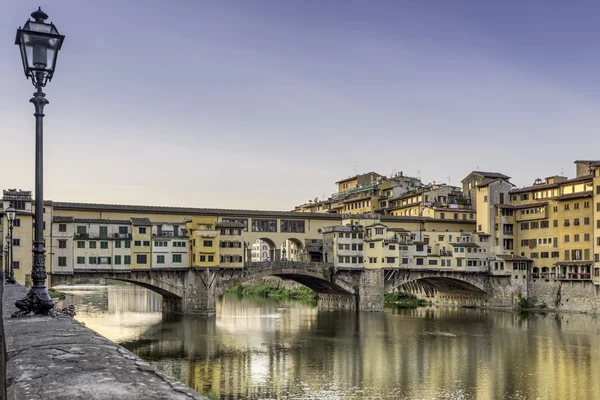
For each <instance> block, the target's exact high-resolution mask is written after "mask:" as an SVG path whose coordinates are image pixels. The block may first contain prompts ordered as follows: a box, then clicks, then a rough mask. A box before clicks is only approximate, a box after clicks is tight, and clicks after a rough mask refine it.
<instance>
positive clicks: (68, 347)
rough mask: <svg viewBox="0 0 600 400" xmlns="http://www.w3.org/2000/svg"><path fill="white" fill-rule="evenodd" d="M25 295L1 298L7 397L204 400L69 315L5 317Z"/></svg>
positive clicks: (20, 290)
mask: <svg viewBox="0 0 600 400" xmlns="http://www.w3.org/2000/svg"><path fill="white" fill-rule="evenodd" d="M26 294H27V291H26V290H25V288H24V287H22V286H20V285H16V284H15V285H6V286H5V287H4V295H3V297H2V311H3V319H4V332H3V334H4V338H5V341H6V353H7V365H6V385H7V398H8V399H14V400H25V399H27V400H37V399H39V400H42V399H69V400H70V399H84V400H95V399H120V400H122V399H136V400H137V399H145V400H159V399H165V400H190V399H198V400H207V399H206V397H204V396H202V395H201V394H199V393H198V392H196V391H194V390H192V389H190V388H189V387H187V386H185V385H184V384H183V383H181V382H179V381H177V380H175V379H173V378H170V377H168V376H166V375H164V374H162V373H160V372H158V371H156V370H155V369H154V368H153V367H152V366H150V365H149V364H148V363H146V362H144V361H143V360H142V359H140V358H138V357H136V356H135V355H133V354H132V353H131V352H129V351H128V350H126V349H125V348H123V347H121V346H119V345H116V344H115V343H113V342H111V341H110V340H108V339H106V338H105V337H103V336H100V335H99V334H97V333H96V332H94V331H92V330H90V329H88V328H86V327H85V326H83V325H81V324H80V323H78V322H77V321H75V320H73V319H72V318H70V317H66V316H61V317H57V318H50V317H39V316H27V317H23V318H8V317H9V316H10V314H11V313H12V312H14V311H16V308H15V306H14V304H15V300H17V299H20V298H23V297H25V295H26Z"/></svg>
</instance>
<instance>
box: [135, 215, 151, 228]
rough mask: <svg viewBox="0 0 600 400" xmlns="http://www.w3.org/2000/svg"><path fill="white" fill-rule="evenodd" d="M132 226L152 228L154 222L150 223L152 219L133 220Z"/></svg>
mask: <svg viewBox="0 0 600 400" xmlns="http://www.w3.org/2000/svg"><path fill="white" fill-rule="evenodd" d="M131 224H132V225H133V226H150V225H152V222H150V218H133V217H132V218H131Z"/></svg>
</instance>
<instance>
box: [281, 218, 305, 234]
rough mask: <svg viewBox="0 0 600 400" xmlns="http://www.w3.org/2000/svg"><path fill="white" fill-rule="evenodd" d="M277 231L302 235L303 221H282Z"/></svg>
mask: <svg viewBox="0 0 600 400" xmlns="http://www.w3.org/2000/svg"><path fill="white" fill-rule="evenodd" d="M279 231H280V232H298V233H304V221H294V220H284V219H282V220H281V222H280V225H279Z"/></svg>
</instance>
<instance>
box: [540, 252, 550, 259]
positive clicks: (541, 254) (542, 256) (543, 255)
mask: <svg viewBox="0 0 600 400" xmlns="http://www.w3.org/2000/svg"><path fill="white" fill-rule="evenodd" d="M548 255H549V254H548V252H547V251H542V252H541V253H540V258H548Z"/></svg>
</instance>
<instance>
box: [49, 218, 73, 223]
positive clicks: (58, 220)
mask: <svg viewBox="0 0 600 400" xmlns="http://www.w3.org/2000/svg"><path fill="white" fill-rule="evenodd" d="M73 219H74V218H73V217H52V222H73Z"/></svg>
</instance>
